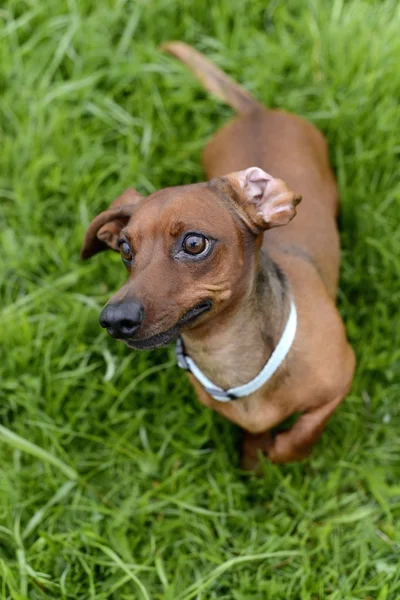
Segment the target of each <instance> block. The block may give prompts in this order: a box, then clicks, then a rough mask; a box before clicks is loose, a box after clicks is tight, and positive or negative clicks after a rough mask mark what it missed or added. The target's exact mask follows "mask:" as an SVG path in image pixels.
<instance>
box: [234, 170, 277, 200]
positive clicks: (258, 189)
mask: <svg viewBox="0 0 400 600" xmlns="http://www.w3.org/2000/svg"><path fill="white" fill-rule="evenodd" d="M271 180H272V177H271V176H270V175H268V173H265V171H263V170H262V169H259V168H258V167H250V168H249V169H246V170H245V171H241V172H240V173H239V182H240V184H241V186H242V188H243V190H244V191H245V193H246V195H247V197H248V199H249V200H250V202H256V203H258V202H260V200H262V197H263V195H264V193H265V190H266V188H267V186H268V184H269V182H270V181H271Z"/></svg>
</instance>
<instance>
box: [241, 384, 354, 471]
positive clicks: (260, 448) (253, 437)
mask: <svg viewBox="0 0 400 600" xmlns="http://www.w3.org/2000/svg"><path fill="white" fill-rule="evenodd" d="M344 397H345V395H344V394H341V395H340V396H338V397H337V398H335V399H333V400H331V401H329V402H327V403H326V404H323V405H322V406H319V407H318V408H314V409H312V410H309V411H307V412H305V413H303V414H302V415H301V416H300V417H299V418H298V420H297V421H296V423H295V424H294V425H293V426H292V427H291V428H290V429H288V430H287V431H284V432H281V433H278V434H276V436H274V437H273V436H272V434H271V432H268V431H267V432H265V433H261V434H252V433H248V432H244V437H243V442H242V460H241V466H242V468H243V469H245V470H247V471H253V470H255V469H256V468H257V466H258V463H259V453H262V454H264V456H267V457H268V458H269V460H270V461H271V462H273V463H285V462H291V461H299V460H304V459H305V458H307V457H308V456H309V455H310V453H311V450H312V447H313V445H314V444H315V443H316V442H317V441H318V440H319V438H320V436H321V434H322V432H323V430H324V429H325V426H326V424H327V422H328V420H329V418H330V416H331V415H332V413H333V412H334V410H335V409H336V408H337V406H338V405H339V404H340V402H341V401H342V400H343V399H344Z"/></svg>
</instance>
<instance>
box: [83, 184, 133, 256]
mask: <svg viewBox="0 0 400 600" xmlns="http://www.w3.org/2000/svg"><path fill="white" fill-rule="evenodd" d="M143 198H144V196H141V195H140V194H139V192H137V191H136V190H135V189H133V188H129V189H127V190H126V191H125V192H124V193H123V194H122V195H121V196H118V198H116V199H115V200H114V202H112V204H111V205H110V208H109V209H108V210H105V211H103V212H101V213H100V214H99V215H97V217H95V218H94V219H93V221H92V222H91V223H90V225H89V227H88V229H87V231H86V234H85V239H84V241H83V245H82V249H81V258H83V259H86V258H90V257H91V256H93V255H94V254H97V253H98V252H102V251H103V250H108V249H109V248H111V250H115V251H116V252H118V246H117V242H118V238H119V233H120V231H121V229H122V228H123V227H125V225H126V224H127V223H128V221H129V219H130V218H131V216H132V215H133V213H134V212H135V210H136V208H137V205H138V204H139V202H140V201H141V200H143Z"/></svg>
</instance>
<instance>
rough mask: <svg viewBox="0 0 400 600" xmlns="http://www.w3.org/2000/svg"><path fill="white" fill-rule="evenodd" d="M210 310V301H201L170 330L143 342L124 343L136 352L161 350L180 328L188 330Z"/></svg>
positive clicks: (176, 335)
mask: <svg viewBox="0 0 400 600" xmlns="http://www.w3.org/2000/svg"><path fill="white" fill-rule="evenodd" d="M211 308H212V301H211V300H203V301H202V302H199V304H196V306H194V307H193V308H190V309H189V310H188V311H186V312H185V314H184V315H183V316H182V317H181V318H180V319H179V321H178V322H177V323H176V324H175V325H174V326H173V327H171V328H170V329H167V330H166V331H163V332H162V333H157V334H156V335H153V336H151V337H149V338H146V339H144V340H140V339H138V340H136V339H127V340H124V342H125V343H126V344H127V345H128V346H129V347H130V348H135V349H136V350H154V349H155V348H162V347H163V346H168V344H169V343H170V342H172V341H174V340H176V338H177V337H178V335H179V334H180V332H181V329H182V328H188V327H190V326H192V325H193V324H194V323H195V321H197V319H198V318H199V317H200V316H201V315H203V314H205V313H206V312H208V311H210V310H211Z"/></svg>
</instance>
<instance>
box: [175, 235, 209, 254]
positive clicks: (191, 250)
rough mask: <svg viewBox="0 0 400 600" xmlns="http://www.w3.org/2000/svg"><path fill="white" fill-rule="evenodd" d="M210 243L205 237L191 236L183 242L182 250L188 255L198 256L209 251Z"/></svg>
mask: <svg viewBox="0 0 400 600" xmlns="http://www.w3.org/2000/svg"><path fill="white" fill-rule="evenodd" d="M208 245H209V241H208V239H207V238H205V237H204V236H203V235H195V234H193V233H192V234H190V235H187V236H186V237H185V239H184V240H183V244H182V248H183V250H184V251H185V252H186V253H187V254H193V255H194V256H197V255H198V254H202V252H204V251H205V250H207V248H208Z"/></svg>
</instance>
